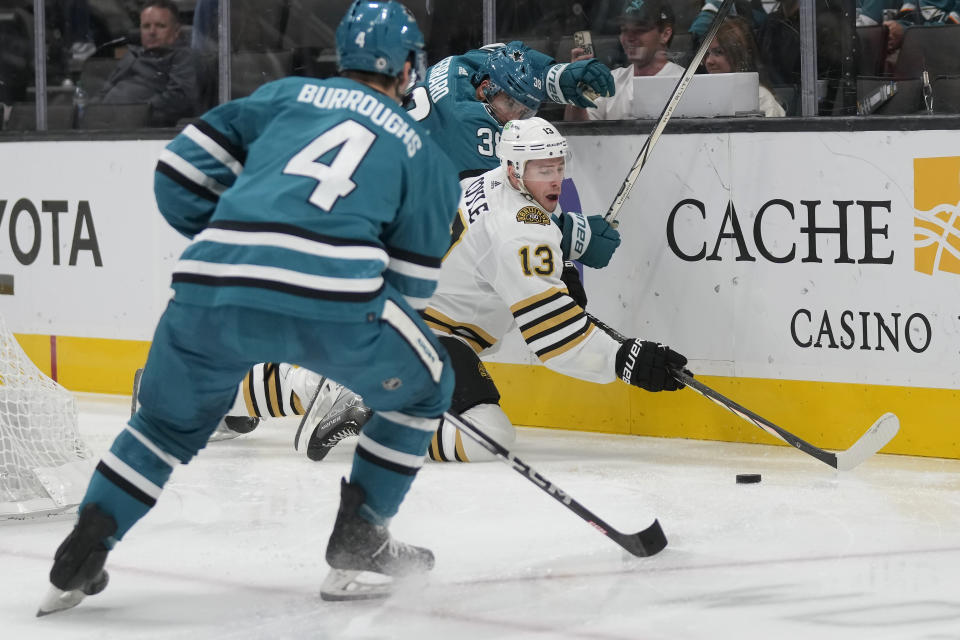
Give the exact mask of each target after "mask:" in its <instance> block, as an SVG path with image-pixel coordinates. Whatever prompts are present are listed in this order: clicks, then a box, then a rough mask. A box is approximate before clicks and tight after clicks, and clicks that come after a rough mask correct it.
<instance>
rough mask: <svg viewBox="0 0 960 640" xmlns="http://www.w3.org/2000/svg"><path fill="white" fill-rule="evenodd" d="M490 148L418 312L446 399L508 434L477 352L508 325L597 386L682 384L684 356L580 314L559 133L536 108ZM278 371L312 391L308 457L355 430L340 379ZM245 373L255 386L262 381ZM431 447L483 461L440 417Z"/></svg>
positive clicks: (550, 363) (433, 452) (283, 384)
mask: <svg viewBox="0 0 960 640" xmlns="http://www.w3.org/2000/svg"><path fill="white" fill-rule="evenodd" d="M499 154H500V158H501V166H500V167H498V168H496V169H493V170H491V171H488V172H486V173H484V174H482V175H480V176H478V177H477V178H475V179H474V180H473V181H472V182H469V183H466V186H465V188H464V191H463V194H462V196H461V199H460V203H459V210H458V216H457V219H456V220H454V225H453V230H452V237H451V245H450V248H449V249H448V251H447V253H446V255H445V256H444V260H443V266H442V267H441V269H440V280H439V284H438V286H437V290H436V292H435V293H434V295H433V297H432V298H431V299H430V302H429V303H428V305H427V308H426V309H425V310H424V311H422V312H421V315H422V316H423V318H424V319H425V320H426V322H427V325H428V326H430V328H431V329H433V331H434V332H435V333H436V334H437V335H438V336H439V337H440V342H441V343H442V344H443V345H444V347H445V348H446V349H447V352H448V353H449V354H450V358H451V360H452V362H453V367H454V372H455V388H454V393H453V403H452V406H451V408H452V409H453V410H454V411H456V412H458V413H460V414H461V415H463V416H465V417H466V418H467V419H469V420H471V421H472V422H473V423H474V424H475V425H477V426H478V427H480V428H481V429H482V430H483V431H484V432H485V433H487V434H489V435H490V436H492V437H493V438H495V439H496V440H497V441H498V442H500V443H501V444H503V445H505V446H509V445H510V443H512V442H513V440H514V439H515V429H514V427H513V424H512V423H511V422H510V420H509V419H508V418H507V416H506V414H505V413H504V412H503V410H502V409H501V407H500V405H499V401H500V393H499V391H498V390H497V387H496V385H495V384H494V383H493V380H492V379H491V377H490V376H489V375H488V374H487V372H486V369H485V368H484V366H483V363H482V362H481V360H480V357H481V356H483V355H484V354H486V353H491V352H493V351H494V350H496V349H497V347H498V346H499V345H498V343H499V342H500V340H501V339H502V338H503V337H504V336H505V335H506V334H507V333H508V332H509V331H510V330H511V328H512V327H513V326H514V325H516V326H517V327H518V329H519V330H520V334H521V335H522V336H523V339H524V340H525V341H526V343H527V345H528V346H529V347H530V349H532V350H533V352H534V353H535V354H536V355H537V357H538V358H539V359H540V361H541V362H543V364H544V365H546V366H547V367H548V368H550V369H552V370H554V371H557V372H559V373H562V374H565V375H568V376H571V377H574V378H579V379H581V380H587V381H589V382H596V383H600V384H606V383H610V382H613V381H614V380H615V379H616V378H620V379H621V380H623V381H624V382H627V383H628V384H632V385H634V386H638V387H640V388H642V389H646V390H647V391H675V390H677V389H680V388H682V385H681V384H680V383H679V382H677V381H676V380H675V379H674V378H673V376H672V375H671V374H670V368H672V367H676V368H682V367H683V365H685V364H686V361H687V360H686V358H685V357H684V356H682V355H680V354H679V353H677V352H676V351H673V350H672V349H670V348H669V347H666V346H663V345H661V344H658V343H656V342H650V341H646V340H640V339H634V340H627V341H625V342H623V343H620V342H618V341H616V340H614V339H613V338H611V337H610V336H609V335H607V334H606V333H605V332H603V331H601V330H599V329H598V328H597V326H596V325H595V324H594V323H593V322H591V320H590V318H589V317H588V316H587V315H586V313H585V312H584V309H583V307H584V306H585V304H586V302H585V296H584V295H583V290H582V286H581V285H580V281H579V276H578V275H577V272H576V270H575V269H569V268H568V269H566V270H565V269H564V260H563V255H562V252H561V248H560V244H561V238H562V234H561V231H560V228H559V226H558V224H557V222H556V219H557V217H559V216H560V215H562V211H561V210H560V207H559V197H560V189H561V183H562V181H563V177H564V171H565V168H566V156H567V141H566V139H565V138H564V137H563V136H562V135H560V133H559V132H558V131H557V130H556V128H555V127H554V126H553V125H552V124H550V123H549V122H547V121H546V120H543V119H542V118H530V119H525V120H515V121H511V122H509V123H507V125H506V126H505V127H504V130H503V136H502V137H501V140H500V146H499ZM258 366H259V365H258ZM284 366H289V365H280V367H284ZM277 371H279V369H278V370H277ZM256 373H257V371H256V370H254V371H253V372H252V374H254V375H255V374H256ZM277 376H278V377H277V384H274V385H272V388H279V389H290V390H291V391H289V392H288V393H292V395H294V396H299V397H300V398H301V399H303V398H305V397H307V396H311V397H314V398H316V399H315V400H314V402H313V404H312V405H310V406H309V407H308V408H309V414H308V415H307V416H306V417H305V418H304V420H303V421H302V423H301V429H300V431H299V432H298V434H297V437H296V444H297V447H298V448H299V449H300V450H301V451H303V450H306V452H307V455H308V456H309V457H310V458H311V459H314V460H320V459H322V458H323V457H324V456H325V455H326V454H327V452H329V450H330V448H332V447H333V446H334V445H336V444H337V443H338V442H340V441H341V440H343V439H344V438H345V437H348V436H350V435H355V434H356V432H358V431H359V426H358V424H359V425H361V426H362V422H363V419H364V414H363V412H362V403H361V402H360V398H358V397H357V396H355V395H354V394H352V393H351V392H350V390H349V389H344V388H343V387H341V386H340V385H337V384H335V383H331V382H330V381H328V380H326V379H324V378H322V377H321V376H317V375H316V374H313V373H311V372H309V371H305V370H295V369H287V370H284V372H283V375H282V376H281V375H280V374H279V373H278V374H277ZM248 380H249V382H250V389H252V390H253V392H254V393H258V392H259V391H260V390H261V389H269V388H271V385H270V384H260V383H258V382H256V381H255V380H253V379H249V378H248ZM321 382H322V384H320V383H321ZM318 384H320V388H319V389H318V388H317V385H318ZM267 395H268V396H269V394H267ZM280 395H281V396H282V395H283V394H282V393H281V394H280ZM257 402H259V403H260V404H259V405H257V406H260V405H262V404H263V403H264V402H267V403H268V404H270V403H273V404H276V403H277V402H281V404H282V400H275V401H270V400H254V403H255V404H256V403H257ZM260 415H263V413H260ZM314 425H316V426H314ZM429 455H430V458H431V459H433V460H438V461H461V462H468V461H478V460H490V459H492V456H491V454H489V453H488V452H487V451H486V450H485V449H483V448H482V447H480V445H477V444H476V443H474V442H473V441H472V440H470V439H468V438H462V437H461V436H460V434H459V432H458V431H457V430H456V429H455V428H454V427H453V426H452V425H449V424H447V423H443V424H441V426H440V427H439V429H438V430H437V432H436V434H435V436H434V438H433V440H432V442H431V445H430V450H429Z"/></svg>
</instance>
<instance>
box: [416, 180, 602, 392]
mask: <svg viewBox="0 0 960 640" xmlns="http://www.w3.org/2000/svg"><path fill="white" fill-rule="evenodd" d="M462 184H463V185H465V186H464V190H463V194H462V196H461V198H460V206H459V211H458V216H457V219H455V220H454V226H453V233H452V242H451V246H450V249H449V250H448V251H447V254H446V256H444V259H443V266H442V268H441V269H440V281H439V284H438V286H437V290H436V292H435V293H434V294H433V297H432V298H430V302H429V303H428V306H427V309H426V310H424V311H423V312H422V315H423V318H424V319H425V320H426V322H427V324H428V325H430V327H431V328H432V329H433V330H434V331H435V332H436V333H439V334H452V335H455V336H458V337H460V338H462V339H463V340H465V341H466V342H467V343H468V344H470V345H471V346H472V347H473V348H474V349H475V350H476V351H477V352H478V353H482V352H484V351H486V350H488V349H490V348H491V347H493V346H494V345H495V344H496V343H497V341H499V340H500V339H501V338H503V337H504V335H506V333H507V332H508V331H509V330H510V328H511V327H512V326H513V325H514V323H516V325H517V327H518V328H519V330H520V334H521V335H522V336H523V339H524V340H525V341H526V343H527V344H528V345H529V346H530V349H532V350H533V352H534V353H535V354H536V355H537V357H538V358H540V360H541V361H542V362H543V363H544V364H545V365H546V366H547V367H548V368H550V369H553V370H555V371H557V372H559V373H563V374H565V375H568V376H572V377H574V378H580V379H581V380H587V381H589V382H600V383H606V382H612V381H613V380H615V379H616V372H615V364H614V359H615V357H616V353H617V349H618V348H619V346H620V344H619V343H618V342H616V341H615V340H614V339H613V338H611V337H610V336H608V335H607V334H606V333H604V332H603V331H601V330H599V329H597V327H596V325H594V324H593V323H592V322H591V321H590V320H589V318H587V316H586V315H585V313H584V311H583V308H581V307H580V306H579V305H578V304H577V303H576V302H574V301H573V298H571V297H570V296H569V295H568V293H567V288H566V285H564V284H563V281H562V280H560V274H561V273H562V272H563V256H562V254H561V251H560V238H561V235H560V228H559V227H558V226H557V225H556V224H554V223H553V222H552V221H551V219H550V214H549V213H547V212H546V211H544V210H543V209H542V208H540V207H539V206H537V204H536V203H534V202H531V201H529V200H527V199H526V198H525V197H524V196H523V195H521V194H520V192H519V191H517V190H516V189H514V188H512V187H511V186H510V184H509V182H508V181H507V175H506V172H505V171H504V170H503V168H500V167H498V168H496V169H493V170H491V171H488V172H486V173H484V174H482V175H480V176H478V177H477V178H475V179H473V180H471V181H469V182H466V181H465V182H464V183H462Z"/></svg>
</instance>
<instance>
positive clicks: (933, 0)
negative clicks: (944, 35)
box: [883, 0, 960, 53]
mask: <svg viewBox="0 0 960 640" xmlns="http://www.w3.org/2000/svg"><path fill="white" fill-rule="evenodd" d="M883 24H884V25H886V27H887V52H888V53H893V52H894V51H898V50H899V49H900V45H902V44H903V32H904V31H905V30H906V29H909V28H910V27H916V26H927V25H937V24H960V4H958V2H957V0H919V1H918V0H903V3H902V4H901V5H900V10H899V11H898V12H897V15H896V18H894V19H892V20H884V22H883Z"/></svg>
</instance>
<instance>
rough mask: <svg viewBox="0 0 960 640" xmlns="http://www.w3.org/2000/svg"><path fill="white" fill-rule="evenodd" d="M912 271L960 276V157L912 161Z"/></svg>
mask: <svg viewBox="0 0 960 640" xmlns="http://www.w3.org/2000/svg"><path fill="white" fill-rule="evenodd" d="M913 206H914V208H915V209H916V211H915V213H914V218H913V227H914V230H913V268H914V269H915V270H916V271H919V272H920V273H926V274H927V275H933V273H934V272H935V271H942V272H945V273H955V274H960V157H958V156H949V157H944V158H914V160H913Z"/></svg>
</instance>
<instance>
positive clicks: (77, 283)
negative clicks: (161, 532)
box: [0, 131, 960, 457]
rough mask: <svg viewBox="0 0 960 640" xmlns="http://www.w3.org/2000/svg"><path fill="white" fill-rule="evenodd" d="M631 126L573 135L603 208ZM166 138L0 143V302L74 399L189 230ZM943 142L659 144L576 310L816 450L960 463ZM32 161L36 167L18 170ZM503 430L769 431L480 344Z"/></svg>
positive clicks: (581, 174)
mask: <svg viewBox="0 0 960 640" xmlns="http://www.w3.org/2000/svg"><path fill="white" fill-rule="evenodd" d="M643 140H644V136H642V135H599V136H594V135H571V136H570V144H571V146H572V148H573V152H574V157H573V161H572V162H571V167H570V171H569V173H570V175H571V177H572V178H573V179H574V181H575V184H576V186H577V191H578V192H579V195H580V200H581V204H582V208H583V210H584V211H586V212H588V213H592V212H598V211H603V210H606V208H607V206H608V205H609V202H610V200H611V199H612V196H613V194H615V193H616V191H617V188H618V187H619V183H620V181H621V180H622V178H623V176H624V175H625V174H626V170H627V168H628V167H629V164H630V163H631V162H632V160H633V158H634V156H635V154H636V152H637V151H638V150H639V148H640V146H641V144H642V143H643ZM164 144H165V141H163V140H147V141H110V142H80V141H58V142H37V141H34V142H29V143H15V142H10V143H4V144H3V147H2V148H3V150H4V153H3V154H2V157H0V171H2V172H3V175H5V176H8V177H9V179H8V180H5V181H4V184H3V185H2V186H0V273H9V274H12V275H13V276H14V277H15V279H16V294H15V295H14V296H0V311H2V313H3V315H4V317H5V318H6V320H7V323H8V325H9V326H10V327H11V328H12V329H13V330H14V331H15V332H16V333H17V334H18V335H19V336H20V337H21V339H22V342H23V344H24V348H25V349H27V351H28V352H29V353H30V355H31V357H33V358H34V359H35V360H36V361H37V363H38V365H39V366H41V368H43V369H44V370H46V371H48V372H50V373H55V375H56V377H57V378H58V380H60V381H61V382H62V383H63V384H64V385H65V386H67V387H68V388H70V389H74V390H77V391H97V392H107V393H129V387H130V383H131V381H132V375H133V371H134V370H135V369H136V368H137V367H138V366H142V364H143V362H144V361H145V360H146V353H147V349H148V345H149V340H150V338H151V335H152V330H153V327H154V325H155V323H156V319H157V317H158V316H159V314H160V313H161V312H162V310H163V307H164V305H165V304H166V301H167V300H168V298H169V288H168V283H169V275H170V272H171V270H172V268H173V265H174V263H175V262H176V259H177V257H178V256H179V254H180V252H181V251H182V249H183V247H184V246H186V239H184V238H182V237H180V236H179V235H177V234H176V233H175V232H174V231H172V230H171V229H170V228H169V227H168V226H167V225H166V224H165V222H164V221H163V219H162V217H161V216H160V215H159V213H158V212H157V210H156V206H155V204H154V202H153V199H152V180H153V174H152V171H153V165H154V162H155V158H156V157H157V155H158V154H159V152H160V150H161V149H162V147H163V145H164ZM958 149H960V133H958V132H956V131H909V132H898V131H857V132H850V131H846V132H830V131H820V132H811V133H797V132H766V133H736V132H734V133H695V134H684V135H665V136H664V137H663V138H662V139H661V140H660V142H659V144H658V146H657V148H656V150H655V152H654V154H653V155H652V156H651V161H650V163H649V164H648V165H647V166H646V167H645V168H644V171H643V174H642V175H641V177H640V179H639V180H638V182H637V185H636V187H635V189H634V192H633V195H632V196H631V198H630V199H628V200H627V202H626V204H625V206H624V209H623V211H622V214H621V227H620V230H621V232H622V234H623V244H622V246H621V248H620V249H619V251H618V252H617V254H616V255H615V256H614V259H613V261H612V262H611V264H610V266H609V267H607V268H606V269H603V270H602V271H595V270H591V269H587V270H586V273H585V286H586V290H587V293H588V296H589V298H590V303H589V309H590V310H591V312H592V313H593V314H594V315H596V316H598V317H600V318H603V319H604V320H605V321H607V322H608V323H609V324H610V325H612V326H615V327H617V328H618V329H619V330H621V331H622V332H623V333H625V334H628V335H636V336H640V337H643V338H647V339H655V340H658V341H661V342H665V343H668V344H670V345H672V346H674V347H675V348H677V349H678V350H680V351H681V352H683V353H684V354H686V355H687V356H688V357H689V358H690V359H691V364H690V367H691V369H692V370H693V371H695V372H696V373H697V374H698V375H701V376H703V377H704V380H705V381H706V382H707V383H708V384H710V385H712V386H716V388H717V389H718V390H719V391H721V392H722V393H726V394H727V395H729V396H731V397H732V398H733V399H735V400H737V401H739V402H740V403H741V404H744V405H746V406H747V407H749V408H750V409H752V410H754V411H756V412H758V413H760V414H761V415H763V416H764V417H766V418H768V419H770V420H772V421H774V422H775V423H778V424H780V425H782V426H784V427H785V428H787V429H789V430H791V431H793V432H794V433H796V434H797V435H799V436H801V437H803V438H805V439H808V440H811V441H813V442H815V443H816V444H818V445H822V446H825V447H834V448H846V447H847V446H849V444H850V443H852V442H853V440H855V439H856V438H857V437H858V436H859V435H860V434H861V433H862V432H863V430H865V429H866V427H867V426H869V425H870V424H871V423H872V422H873V420H875V419H876V418H877V417H878V416H879V415H880V414H882V413H883V412H885V411H894V412H895V413H897V414H898V415H899V416H900V418H901V422H902V429H901V433H900V435H899V436H898V437H897V438H896V439H895V440H894V442H892V443H891V445H889V447H888V448H887V449H886V450H888V451H895V452H901V453H910V454H918V455H935V456H944V457H960V443H958V442H956V441H955V440H956V438H955V437H954V436H953V435H952V434H953V433H954V432H953V429H952V426H953V425H952V417H953V416H955V415H957V414H958V413H960V398H958V397H957V392H956V390H957V389H960V367H958V366H957V362H958V355H960V317H958V316H960V307H958V306H957V302H956V301H957V300H960V295H958V294H960V217H958V216H957V203H958V202H960V156H958V155H957V154H958V151H957V150H958ZM38 166H39V167H46V168H47V170H46V171H44V172H37V171H36V170H35V169H34V167H38ZM492 360H493V363H492V364H491V370H492V372H493V374H494V376H495V377H496V379H497V380H498V381H499V382H500V387H501V390H502V391H503V393H504V406H505V408H506V409H507V410H508V413H509V414H510V416H511V418H512V419H513V420H514V421H515V422H517V423H521V424H529V425H537V426H552V427H558V428H573V429H586V430H594V431H607V432H614V433H636V434H646V435H660V436H670V437H693V438H711V439H723V440H742V441H760V442H769V441H770V440H771V438H770V437H769V436H767V435H765V434H763V433H761V432H760V431H759V430H758V429H756V428H755V427H752V426H751V425H748V424H746V423H743V422H742V421H741V420H739V419H737V418H735V417H733V416H731V415H728V414H726V413H725V412H723V411H722V410H721V409H720V408H719V407H716V406H714V405H713V404H711V403H709V402H707V401H706V400H704V399H702V398H700V397H699V396H696V395H694V394H693V393H691V392H682V393H680V394H647V393H644V392H641V391H639V390H634V389H630V388H628V387H626V386H625V385H622V384H620V383H614V384H610V385H591V384H588V383H582V382H579V381H577V380H574V379H570V378H566V377H563V376H560V375H558V374H555V373H552V372H550V371H548V370H546V369H545V368H543V367H541V366H537V365H535V364H534V362H533V358H532V356H531V355H530V354H529V352H528V351H527V350H526V348H525V347H524V346H523V345H520V344H519V339H518V338H517V337H516V336H515V335H514V336H511V337H509V338H508V339H507V340H506V341H505V343H504V347H503V348H502V349H501V350H500V352H499V353H498V354H494V355H493V356H492Z"/></svg>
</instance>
